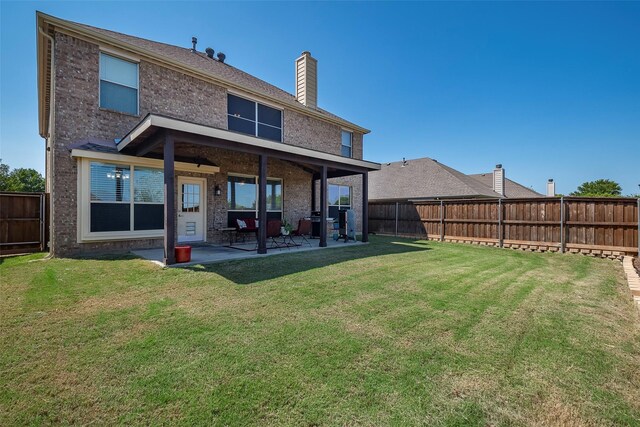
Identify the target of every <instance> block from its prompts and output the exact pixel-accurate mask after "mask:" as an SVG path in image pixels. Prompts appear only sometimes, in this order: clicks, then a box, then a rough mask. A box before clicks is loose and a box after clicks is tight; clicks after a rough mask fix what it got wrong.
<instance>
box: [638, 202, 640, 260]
mask: <svg viewBox="0 0 640 427" xmlns="http://www.w3.org/2000/svg"><path fill="white" fill-rule="evenodd" d="M638 258H640V197H638Z"/></svg>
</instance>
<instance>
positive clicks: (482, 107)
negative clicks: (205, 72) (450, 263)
mask: <svg viewBox="0 0 640 427" xmlns="http://www.w3.org/2000/svg"><path fill="white" fill-rule="evenodd" d="M36 10H41V11H43V12H45V13H49V14H52V15H54V16H58V17H60V18H63V19H69V20H72V21H79V22H83V23H86V24H89V25H94V26H98V27H103V28H108V29H111V30H115V31H120V32H123V33H127V34H132V35H136V36H139V37H144V38H149V39H153V40H157V41H162V42H165V43H171V44H176V45H181V46H185V47H189V46H190V41H191V36H197V37H198V40H199V44H198V47H199V48H201V49H204V48H205V47H207V46H211V47H213V48H214V49H215V50H216V51H222V52H224V53H225V54H226V55H227V62H228V63H229V64H231V65H233V66H235V67H238V68H240V69H242V70H245V71H247V72H249V73H251V74H253V75H255V76H258V77H260V78H262V79H264V80H266V81H268V82H270V83H272V84H275V85H276V86H279V87H281V88H283V89H285V90H287V91H289V92H293V91H294V73H293V61H294V59H295V58H297V57H298V56H299V54H300V52H302V51H304V50H309V51H311V53H312V54H313V55H314V56H315V57H316V58H317V59H318V61H319V63H318V64H319V65H318V66H319V82H318V84H319V89H318V91H319V95H318V96H319V105H320V106H321V107H323V108H325V109H328V110H330V111H332V112H334V113H336V114H338V115H340V116H342V117H344V118H346V119H348V120H351V121H353V122H356V123H358V124H360V125H362V126H364V127H367V128H369V129H371V130H372V132H371V134H369V135H367V136H365V158H367V159H369V160H373V161H378V162H387V161H394V160H399V159H401V158H402V157H406V158H408V159H409V158H415V157H424V156H428V157H432V158H435V159H437V160H438V161H440V162H443V163H445V164H447V165H449V166H451V167H454V168H456V169H459V170H460V171H462V172H465V173H478V172H486V171H490V170H492V168H493V166H494V165H495V164H496V163H502V164H503V165H504V167H505V168H506V173H507V176H508V177H510V178H512V179H515V180H517V181H519V182H521V183H522V184H524V185H527V186H532V187H533V188H534V189H536V190H538V191H541V192H543V191H544V188H545V182H546V180H547V178H554V179H555V180H556V182H557V191H559V192H563V193H569V192H571V191H573V190H575V188H576V187H577V186H578V185H579V184H580V183H582V182H584V181H587V180H594V179H598V178H610V179H614V180H616V181H618V182H619V183H620V184H621V185H622V186H623V192H624V193H625V194H629V193H638V192H640V190H639V189H638V184H640V48H639V47H638V46H640V25H638V23H639V22H640V3H639V2H635V3H631V2H627V3H611V2H607V3H595V2H589V3H578V2H570V3H550V2H540V3H522V2H510V3H507V2H497V3H415V2H412V3H382V2H377V3H364V2H360V3H341V2H340V3H339V2H328V3H273V2H271V3H266V2H263V3H239V2H235V3H226V2H221V3H210V2H157V1H154V2H81V3H80V2H45V1H43V2H7V1H1V2H0V15H1V16H0V24H1V25H0V27H1V30H0V31H1V34H0V37H1V40H0V52H1V70H0V73H1V74H0V109H1V116H0V118H1V123H0V125H1V128H0V157H1V158H2V159H3V162H5V163H9V165H11V166H12V167H32V168H35V169H38V170H40V171H43V170H44V149H43V146H44V143H43V141H42V139H41V138H40V137H39V135H38V127H37V90H36V53H35V48H36V43H35V34H36V29H35V11H36ZM305 17H306V18H307V19H310V20H309V21H308V22H307V23H306V25H303V22H302V20H303V19H305Z"/></svg>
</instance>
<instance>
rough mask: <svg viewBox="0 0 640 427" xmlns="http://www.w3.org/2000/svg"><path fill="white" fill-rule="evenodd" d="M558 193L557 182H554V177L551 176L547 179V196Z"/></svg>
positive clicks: (553, 195)
mask: <svg viewBox="0 0 640 427" xmlns="http://www.w3.org/2000/svg"><path fill="white" fill-rule="evenodd" d="M555 195H556V183H555V182H553V179H552V178H549V181H547V197H555Z"/></svg>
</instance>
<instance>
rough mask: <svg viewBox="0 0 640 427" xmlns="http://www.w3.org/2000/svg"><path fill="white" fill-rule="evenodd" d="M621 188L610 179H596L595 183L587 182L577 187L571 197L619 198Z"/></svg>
mask: <svg viewBox="0 0 640 427" xmlns="http://www.w3.org/2000/svg"><path fill="white" fill-rule="evenodd" d="M621 194H622V187H620V184H618V183H617V182H615V181H611V180H610V179H598V180H596V181H588V182H585V183H583V184H582V185H580V186H579V187H578V189H577V190H576V191H574V192H573V193H571V194H570V195H571V196H582V197H620V196H621Z"/></svg>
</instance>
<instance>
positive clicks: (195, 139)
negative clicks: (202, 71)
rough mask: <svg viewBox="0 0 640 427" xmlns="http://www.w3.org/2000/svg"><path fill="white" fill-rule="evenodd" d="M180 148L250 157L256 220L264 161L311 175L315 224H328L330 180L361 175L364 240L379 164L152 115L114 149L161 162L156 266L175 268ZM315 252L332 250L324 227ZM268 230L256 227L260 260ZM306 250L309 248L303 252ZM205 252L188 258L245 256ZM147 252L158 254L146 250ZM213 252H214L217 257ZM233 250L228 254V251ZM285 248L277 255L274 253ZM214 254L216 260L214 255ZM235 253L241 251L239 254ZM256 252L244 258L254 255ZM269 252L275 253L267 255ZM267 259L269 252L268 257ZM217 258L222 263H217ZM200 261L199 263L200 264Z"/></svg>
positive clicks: (262, 200)
mask: <svg viewBox="0 0 640 427" xmlns="http://www.w3.org/2000/svg"><path fill="white" fill-rule="evenodd" d="M179 144H189V145H191V146H197V147H202V148H203V149H204V148H206V147H210V148H217V149H223V150H229V151H232V152H237V153H245V154H252V155H256V156H257V160H258V206H257V217H258V218H259V219H260V218H267V177H268V166H267V162H268V160H269V159H276V160H280V161H285V162H289V163H292V164H295V165H297V166H299V167H301V168H303V169H304V170H305V171H307V172H308V173H309V174H311V176H312V180H311V182H310V186H309V197H310V199H311V200H312V210H316V209H317V210H318V211H319V212H320V215H321V218H320V223H321V224H323V225H324V224H326V223H327V216H328V209H327V207H328V205H327V188H328V187H327V185H328V184H327V180H328V179H330V178H337V177H345V176H351V175H360V176H361V179H362V208H361V209H362V213H361V215H362V218H361V224H362V226H361V229H362V242H364V243H366V242H367V241H368V219H367V217H368V214H367V212H368V197H367V193H368V172H369V171H373V170H378V169H379V168H380V165H379V164H377V163H373V162H368V161H365V160H360V159H354V158H348V157H343V156H339V155H336V154H330V153H326V152H323V151H317V150H312V149H309V148H303V147H299V146H296V145H289V144H286V143H281V142H271V141H267V140H264V139H260V138H256V137H252V136H248V135H244V134H240V133H236V132H231V131H227V130H223V129H218V128H214V127H209V126H204V125H200V124H195V123H190V122H186V121H183V120H178V119H174V118H170V117H164V116H159V115H154V114H149V115H147V116H146V117H145V118H144V119H143V120H142V121H141V122H140V123H139V124H138V125H136V126H135V127H134V128H133V129H132V130H131V131H130V132H129V133H128V134H127V135H126V136H125V137H124V138H123V139H122V140H121V141H120V142H119V143H118V144H117V149H118V151H119V152H120V153H122V154H127V155H133V156H137V157H144V156H147V155H150V154H153V155H161V157H162V159H163V173H164V236H163V240H164V248H163V249H162V258H161V261H162V263H163V264H165V265H172V264H175V262H176V260H175V247H176V219H177V216H176V214H177V212H176V191H175V189H176V185H175V182H176V174H175V161H176V158H175V157H176V156H175V151H176V146H177V145H179ZM317 181H320V186H319V195H316V182H317ZM316 199H319V204H320V206H316ZM312 242H314V243H313V245H314V246H315V242H317V247H315V249H317V248H324V247H327V246H329V245H331V243H330V242H328V239H327V227H325V226H321V227H320V236H319V239H318V240H315V241H313V240H312ZM267 243H268V242H267V229H266V227H265V226H260V227H258V232H257V245H256V246H255V252H257V254H259V255H267V254H268V252H267V249H268V244H267ZM307 248H308V247H307ZM206 249H207V247H201V248H194V252H193V253H192V256H193V258H194V261H195V258H196V255H197V257H200V256H202V257H203V259H211V261H207V262H213V261H215V260H217V259H218V258H219V257H222V258H224V259H239V258H242V257H246V256H247V253H244V254H243V252H242V251H238V250H237V249H234V248H220V247H216V249H215V250H213V249H209V252H207V251H206ZM309 249H313V248H308V249H305V248H303V247H302V246H299V247H295V248H290V251H299V250H309ZM148 251H160V249H158V250H148ZM216 251H217V252H216ZM228 251H233V252H228ZM283 251H286V249H282V250H278V252H283ZM214 252H216V253H217V255H214ZM236 252H240V253H239V254H238V253H236ZM255 252H254V253H253V254H250V255H249V256H252V255H253V256H255ZM269 252H274V250H270V251H269ZM136 253H139V254H140V256H143V257H145V258H147V256H145V255H143V254H142V251H137V252H136ZM158 253H159V252H148V253H147V255H148V258H149V259H157V258H159V256H158ZM269 254H270V253H269ZM222 258H221V259H222ZM201 262H202V261H201Z"/></svg>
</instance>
